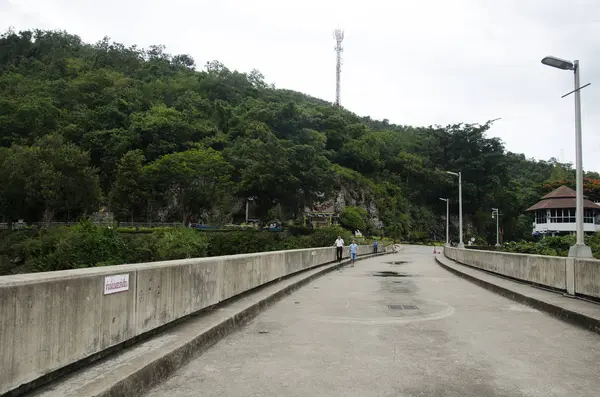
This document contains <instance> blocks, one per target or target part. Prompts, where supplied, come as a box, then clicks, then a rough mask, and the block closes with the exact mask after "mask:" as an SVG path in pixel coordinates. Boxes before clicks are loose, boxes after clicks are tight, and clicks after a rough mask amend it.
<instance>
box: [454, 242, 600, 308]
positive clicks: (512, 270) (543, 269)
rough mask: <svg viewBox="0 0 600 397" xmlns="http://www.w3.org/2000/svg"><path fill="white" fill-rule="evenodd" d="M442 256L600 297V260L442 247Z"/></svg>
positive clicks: (492, 270) (550, 285)
mask: <svg viewBox="0 0 600 397" xmlns="http://www.w3.org/2000/svg"><path fill="white" fill-rule="evenodd" d="M444 255H446V257H448V258H450V259H453V260H455V261H457V262H459V263H463V264H465V265H470V266H473V267H477V268H479V269H483V270H487V271H490V272H494V273H497V274H501V275H504V276H508V277H513V278H517V279H520V280H525V281H528V282H531V283H536V284H540V285H546V286H549V287H553V288H558V289H561V290H566V291H567V292H569V293H570V294H580V295H586V296H590V297H594V298H600V260H597V259H575V258H565V257H558V256H544V255H530V254H513V253H508V252H495V251H480V250H473V249H458V248H453V247H444Z"/></svg>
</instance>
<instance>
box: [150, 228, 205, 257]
mask: <svg viewBox="0 0 600 397" xmlns="http://www.w3.org/2000/svg"><path fill="white" fill-rule="evenodd" d="M153 237H154V238H155V240H154V244H155V252H156V255H155V260H161V261H165V260H171V259H187V258H200V257H204V256H206V255H207V253H208V238H207V237H206V236H205V235H203V234H200V233H198V232H197V231H195V230H193V229H189V228H185V227H175V228H171V229H169V230H160V231H158V232H155V233H153Z"/></svg>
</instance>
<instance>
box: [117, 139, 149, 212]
mask: <svg viewBox="0 0 600 397" xmlns="http://www.w3.org/2000/svg"><path fill="white" fill-rule="evenodd" d="M144 160H145V158H144V154H143V153H142V151H141V150H132V151H129V152H127V153H125V155H124V156H123V157H122V158H121V159H120V160H119V163H118V165H117V177H116V180H115V183H114V184H113V186H112V188H111V190H110V194H109V203H110V207H111V210H112V211H113V212H115V213H116V214H117V216H118V217H119V218H122V217H129V218H130V219H131V222H133V221H134V219H135V216H136V215H138V216H139V215H140V214H141V213H142V210H143V206H144V203H145V201H146V199H147V193H146V189H145V185H144V179H143V172H142V171H143V164H144Z"/></svg>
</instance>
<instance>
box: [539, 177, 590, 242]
mask: <svg viewBox="0 0 600 397" xmlns="http://www.w3.org/2000/svg"><path fill="white" fill-rule="evenodd" d="M576 198H577V194H576V192H575V191H574V190H573V189H571V188H570V187H568V186H564V185H563V186H560V187H558V188H556V189H554V190H553V191H551V192H550V193H548V194H547V195H545V196H544V197H542V199H541V200H540V201H538V202H537V203H536V204H535V205H533V206H531V207H529V208H527V211H528V212H534V213H535V221H534V223H533V233H534V234H537V233H541V234H545V233H550V234H552V235H560V234H569V233H575V231H576V227H575V225H576V222H575V208H576V207H577V203H576ZM583 208H584V212H583V231H584V232H586V233H595V232H596V231H597V230H600V205H598V204H596V203H593V202H591V201H590V200H587V199H585V197H584V200H583Z"/></svg>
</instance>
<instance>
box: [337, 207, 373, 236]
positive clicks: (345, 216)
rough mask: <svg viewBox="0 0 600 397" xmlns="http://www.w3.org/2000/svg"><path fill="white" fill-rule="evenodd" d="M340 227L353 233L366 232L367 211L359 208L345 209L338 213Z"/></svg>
mask: <svg viewBox="0 0 600 397" xmlns="http://www.w3.org/2000/svg"><path fill="white" fill-rule="evenodd" d="M339 221H340V225H342V227H344V228H346V229H349V230H352V231H355V230H361V231H362V232H366V229H367V225H368V221H369V217H368V214H367V210H365V209H364V208H361V207H345V208H344V209H343V210H342V212H341V213H340V218H339Z"/></svg>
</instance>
